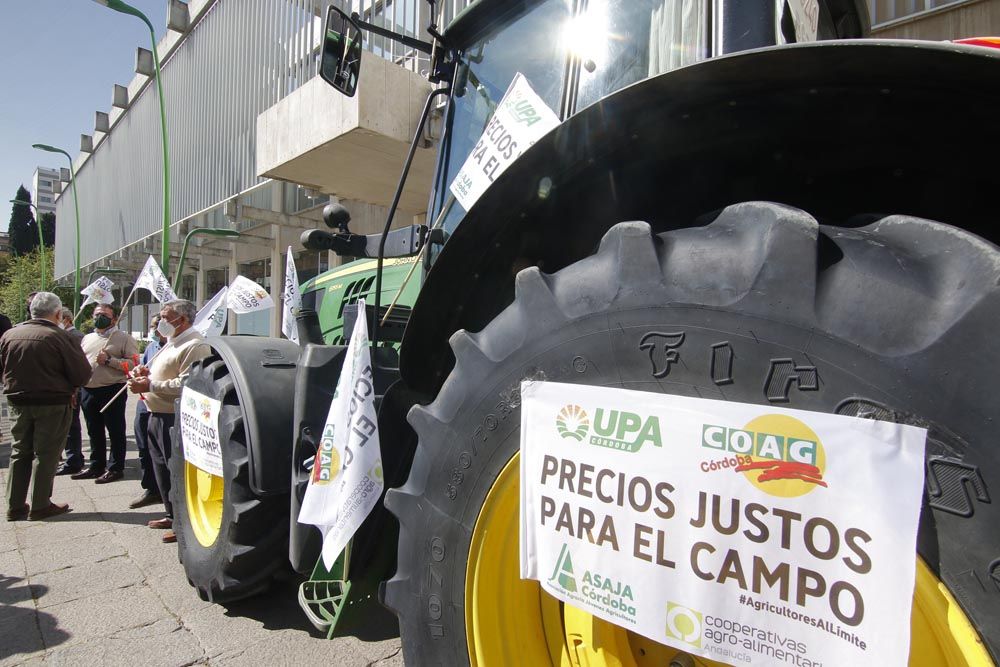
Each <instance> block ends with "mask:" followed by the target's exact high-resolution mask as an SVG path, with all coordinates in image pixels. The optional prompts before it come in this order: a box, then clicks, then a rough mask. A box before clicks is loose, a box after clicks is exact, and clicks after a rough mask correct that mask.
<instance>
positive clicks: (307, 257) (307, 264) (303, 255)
mask: <svg viewBox="0 0 1000 667" xmlns="http://www.w3.org/2000/svg"><path fill="white" fill-rule="evenodd" d="M329 268H330V262H329V259H328V255H327V254H326V253H325V252H314V251H311V250H303V251H302V252H300V253H298V254H297V255H295V272H296V273H297V274H298V276H299V283H300V284H301V283H304V282H306V281H307V280H311V279H313V278H315V277H316V276H318V275H319V274H321V273H323V272H324V271H326V270H327V269H329Z"/></svg>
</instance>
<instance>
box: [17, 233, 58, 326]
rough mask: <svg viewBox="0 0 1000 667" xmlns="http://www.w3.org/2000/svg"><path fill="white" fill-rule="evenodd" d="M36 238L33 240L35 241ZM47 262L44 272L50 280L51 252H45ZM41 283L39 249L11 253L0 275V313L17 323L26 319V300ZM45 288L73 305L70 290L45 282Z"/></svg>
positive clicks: (51, 272)
mask: <svg viewBox="0 0 1000 667" xmlns="http://www.w3.org/2000/svg"><path fill="white" fill-rule="evenodd" d="M37 240H38V239H37V238H36V239H35V241H36V244H35V245H38V244H37ZM45 262H46V264H48V269H47V270H46V275H48V276H49V278H50V279H51V277H52V275H53V274H54V272H55V262H54V258H53V253H51V252H47V253H45ZM41 282H42V263H41V257H40V254H39V252H38V249H37V248H36V249H34V250H32V251H31V252H28V253H27V254H24V255H19V256H14V257H11V258H10V261H9V262H8V263H7V268H6V269H5V270H4V271H3V273H2V274H0V313H3V314H4V315H6V316H7V317H9V318H10V319H11V321H12V322H20V321H23V320H26V319H29V318H28V312H27V307H26V305H25V301H26V299H27V298H28V295H29V294H30V293H32V292H37V291H38V288H39V286H40V285H41ZM46 289H47V290H49V291H51V292H55V293H56V294H58V295H59V298H60V299H62V302H63V305H67V304H68V305H69V307H71V308H72V307H73V289H72V288H69V287H56V288H53V287H52V286H51V285H46Z"/></svg>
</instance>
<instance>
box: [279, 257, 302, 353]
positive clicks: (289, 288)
mask: <svg viewBox="0 0 1000 667" xmlns="http://www.w3.org/2000/svg"><path fill="white" fill-rule="evenodd" d="M287 257H288V258H287V259H286V260H285V290H284V292H283V296H282V302H283V305H282V309H283V310H282V314H281V333H283V334H285V338H287V339H288V340H290V341H292V342H293V343H298V342H299V329H298V327H297V326H296V325H295V316H296V315H297V314H298V312H299V309H300V308H302V294H300V293H299V272H298V271H296V270H295V258H294V257H292V246H288V256H287Z"/></svg>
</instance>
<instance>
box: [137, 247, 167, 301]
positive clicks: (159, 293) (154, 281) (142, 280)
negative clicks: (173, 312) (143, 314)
mask: <svg viewBox="0 0 1000 667" xmlns="http://www.w3.org/2000/svg"><path fill="white" fill-rule="evenodd" d="M140 287H141V288H143V289H147V290H149V291H150V292H151V293H152V294H153V298H155V299H156V300H157V301H159V302H160V303H166V302H167V301H173V300H174V299H176V298H177V295H176V294H174V290H173V288H171V287H170V281H169V280H167V277H166V276H165V275H163V271H162V270H161V269H160V265H159V264H157V263H156V260H155V259H153V256H152V255H150V256H149V258H148V259H147V260H146V265H145V266H143V267H142V272H141V273H139V277H138V278H137V279H136V281H135V289H139V288H140Z"/></svg>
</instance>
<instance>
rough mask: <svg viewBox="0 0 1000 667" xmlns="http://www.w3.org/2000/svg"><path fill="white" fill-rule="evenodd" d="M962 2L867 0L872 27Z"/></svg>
mask: <svg viewBox="0 0 1000 667" xmlns="http://www.w3.org/2000/svg"><path fill="white" fill-rule="evenodd" d="M959 2H964V0H868V11H869V13H870V14H871V19H872V26H873V27H878V25H879V24H882V23H889V22H891V21H898V20H899V19H905V18H906V17H908V16H913V15H914V14H919V13H921V12H926V11H930V10H932V9H937V8H938V7H945V6H947V5H954V4H956V3H959Z"/></svg>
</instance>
